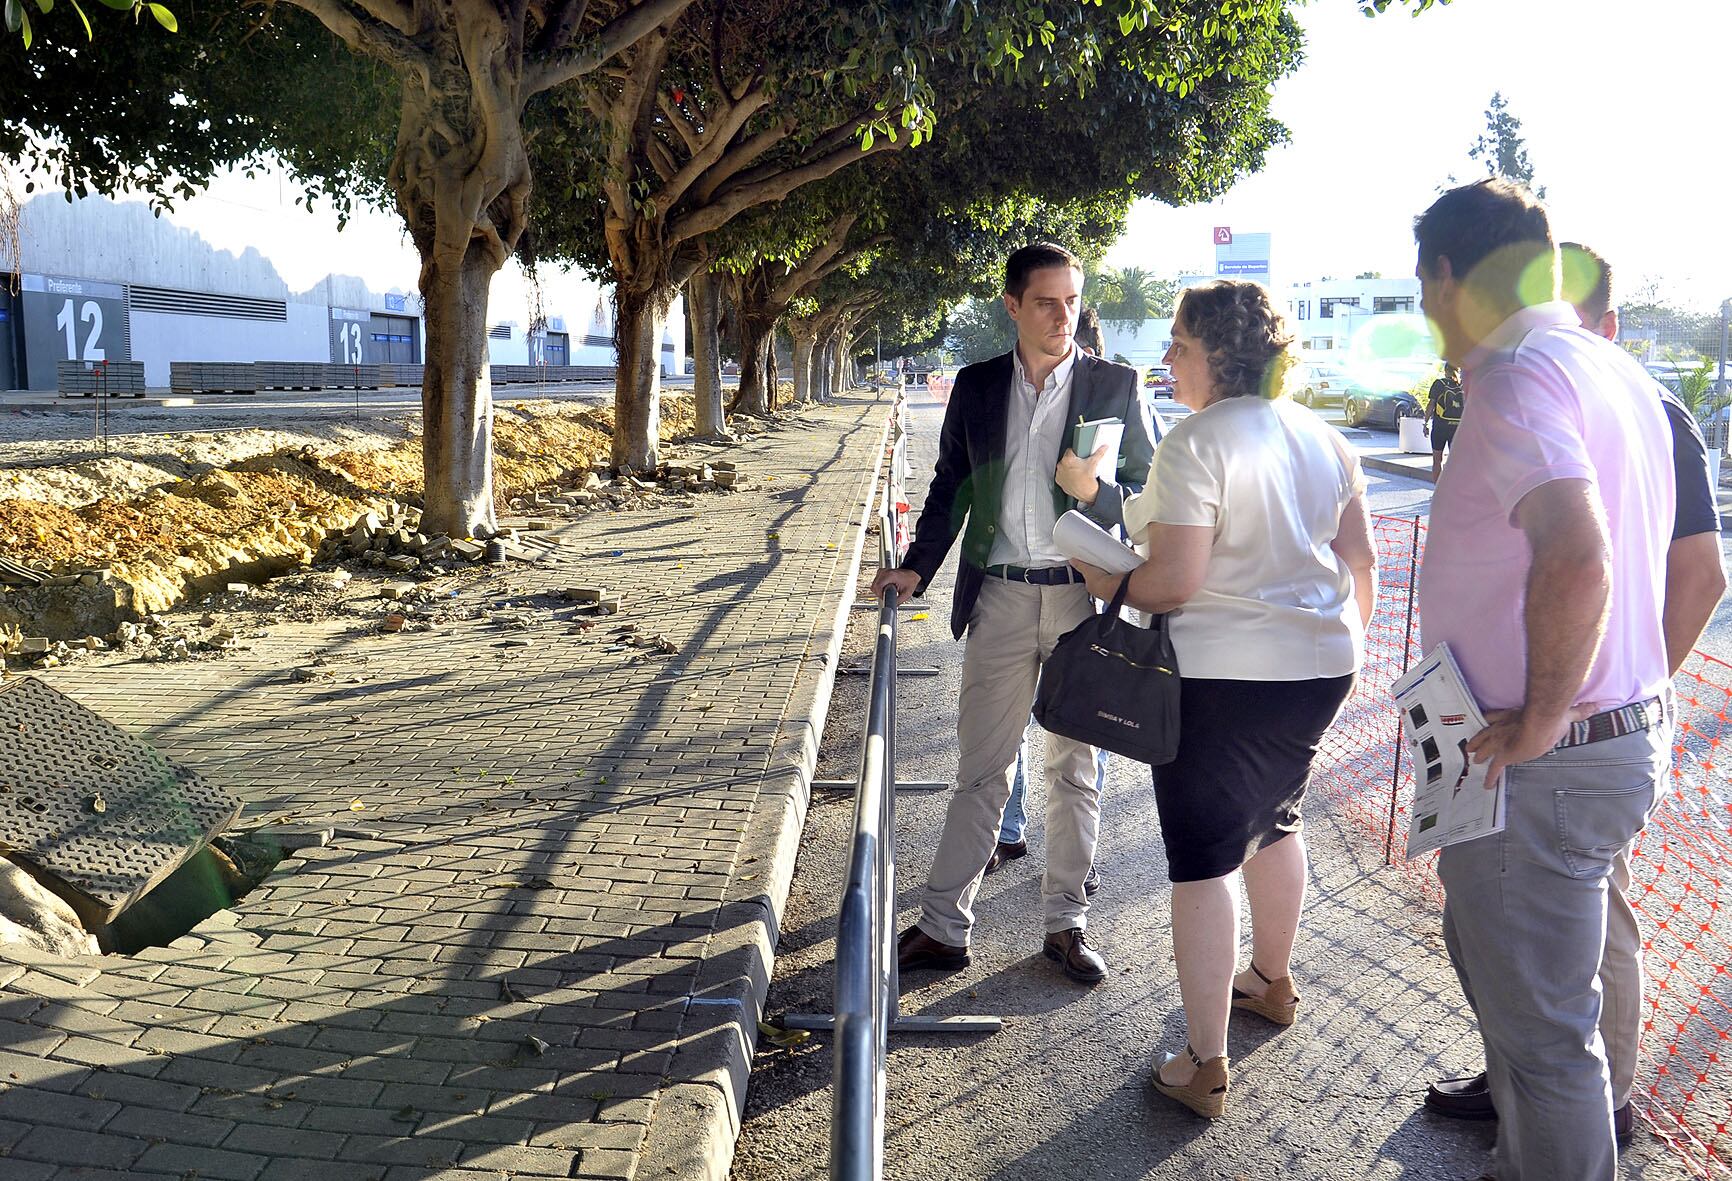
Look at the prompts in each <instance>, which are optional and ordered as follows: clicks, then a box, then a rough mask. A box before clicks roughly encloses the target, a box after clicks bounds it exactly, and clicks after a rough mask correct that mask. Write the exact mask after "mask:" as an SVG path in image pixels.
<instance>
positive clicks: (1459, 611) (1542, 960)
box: [1414, 180, 1674, 1181]
mask: <svg viewBox="0 0 1732 1181" xmlns="http://www.w3.org/2000/svg"><path fill="white" fill-rule="evenodd" d="M1414 236H1415V238H1416V239H1417V240H1418V243H1419V266H1418V274H1419V279H1420V287H1421V295H1422V299H1423V300H1424V307H1425V312H1426V315H1427V316H1428V317H1429V318H1430V319H1431V321H1432V323H1433V325H1434V328H1435V330H1436V332H1437V334H1438V336H1439V337H1440V338H1441V340H1442V342H1443V354H1444V358H1445V359H1446V360H1448V361H1452V362H1454V363H1456V364H1459V365H1460V366H1461V367H1462V371H1463V385H1464V388H1465V390H1466V399H1465V409H1464V411H1463V413H1462V420H1461V426H1460V428H1459V430H1458V431H1457V433H1456V437H1455V444H1454V451H1453V454H1452V456H1451V460H1450V462H1449V464H1448V465H1446V466H1445V468H1444V471H1443V475H1442V477H1441V478H1440V479H1439V481H1438V485H1437V492H1436V494H1435V495H1434V497H1433V498H1432V502H1431V526H1430V532H1429V534H1428V537H1427V541H1426V552H1425V560H1424V565H1423V567H1422V569H1421V573H1420V588H1419V594H1420V620H1421V627H1422V632H1423V642H1424V645H1425V647H1426V648H1428V649H1429V648H1431V647H1433V646H1434V645H1436V644H1438V643H1447V644H1449V646H1450V648H1451V650H1452V651H1453V652H1454V654H1455V657H1456V660H1457V662H1458V663H1459V664H1460V665H1461V669H1462V672H1463V674H1464V675H1465V676H1466V678H1467V681H1468V685H1469V688H1471V689H1472V691H1473V693H1474V696H1475V698H1476V699H1477V700H1478V701H1479V704H1480V706H1481V707H1482V708H1483V709H1484V710H1485V711H1486V716H1487V720H1488V722H1489V723H1490V724H1489V725H1488V726H1487V728H1486V729H1485V730H1484V731H1482V732H1481V733H1480V734H1478V735H1477V736H1476V737H1475V738H1474V739H1473V741H1472V742H1470V743H1469V749H1470V750H1471V751H1472V752H1473V754H1474V757H1475V758H1476V759H1477V760H1478V761H1480V762H1487V763H1489V764H1490V770H1491V773H1492V774H1493V775H1494V776H1495V775H1496V774H1498V773H1499V772H1502V774H1503V775H1504V779H1505V784H1506V787H1507V790H1508V803H1507V815H1506V827H1505V830H1504V831H1503V832H1502V833H1500V834H1497V835H1494V836H1489V837H1482V838H1480V839H1478V840H1474V841H1467V842H1463V843H1461V844H1458V845H1451V846H1449V847H1447V848H1446V849H1444V851H1443V853H1442V855H1441V856H1440V858H1439V861H1438V876H1439V877H1440V878H1441V879H1442V881H1443V886H1444V893H1445V904H1444V938H1445V941H1446V943H1447V944H1448V947H1449V954H1450V960H1451V962H1452V963H1453V964H1454V966H1455V970H1456V974H1457V976H1458V977H1459V978H1460V980H1461V985H1462V991H1463V992H1464V993H1466V995H1467V999H1468V1003H1469V1004H1470V1005H1471V1006H1472V1007H1473V1010H1474V1013H1475V1015H1476V1016H1477V1017H1478V1018H1479V1025H1480V1033H1481V1035H1482V1036H1483V1038H1484V1040H1485V1047H1486V1069H1487V1074H1488V1076H1489V1082H1490V1085H1491V1092H1492V1098H1493V1100H1494V1102H1495V1104H1496V1108H1497V1111H1498V1114H1499V1115H1500V1116H1501V1118H1502V1123H1501V1126H1500V1128H1499V1135H1498V1147H1497V1163H1496V1174H1495V1175H1496V1177H1497V1178H1498V1181H1540V1179H1555V1181H1612V1179H1613V1177H1614V1176H1615V1174H1616V1171H1617V1147H1616V1144H1615V1142H1614V1138H1613V1129H1612V1107H1611V1094H1610V1088H1609V1084H1608V1075H1607V1068H1606V1057H1605V1052H1604V1047H1603V1045H1602V1043H1601V1041H1600V1037H1599V1033H1598V1029H1597V1027H1598V1024H1599V1016H1600V1000H1601V998H1600V990H1599V985H1598V983H1597V975H1598V972H1599V966H1600V958H1601V952H1602V949H1603V947H1604V943H1605V931H1606V909H1607V881H1608V878H1609V877H1610V875H1611V870H1612V862H1613V859H1614V858H1615V857H1616V856H1617V854H1618V853H1619V851H1620V850H1623V849H1625V848H1627V847H1628V846H1629V844H1630V843H1631V842H1632V841H1634V840H1635V838H1636V836H1637V834H1639V833H1640V832H1641V830H1642V826H1643V825H1644V824H1646V823H1647V818H1648V813H1649V812H1650V811H1651V810H1652V808H1653V806H1654V803H1655V800H1656V798H1657V795H1658V792H1659V789H1660V783H1661V779H1662V776H1663V772H1664V770H1665V767H1666V765H1667V762H1668V760H1669V754H1670V749H1669V748H1670V727H1669V724H1668V722H1667V713H1668V709H1669V702H1668V700H1667V698H1668V695H1669V678H1668V673H1667V664H1666V643H1665V633H1664V630H1663V628H1662V626H1661V604H1662V602H1663V600H1664V592H1665V576H1666V550H1667V545H1668V541H1669V538H1668V537H1667V536H1666V531H1665V530H1664V529H1660V528H1657V527H1655V525H1654V522H1655V521H1657V520H1658V521H1666V520H1670V519H1671V516H1672V507H1673V497H1674V488H1673V470H1672V461H1671V445H1670V434H1669V428H1668V427H1667V424H1666V418H1665V414H1664V412H1663V411H1662V410H1661V408H1660V404H1659V402H1658V400H1657V399H1655V398H1654V397H1653V396H1652V393H1651V389H1650V386H1649V381H1648V377H1647V375H1646V373H1645V372H1643V370H1642V368H1641V366H1640V365H1638V364H1636V362H1635V361H1634V360H1633V359H1631V357H1630V356H1629V355H1628V354H1627V353H1625V352H1624V351H1623V350H1622V349H1620V348H1618V347H1617V346H1616V345H1614V344H1612V343H1611V342H1609V341H1606V340H1604V339H1601V338H1600V337H1597V336H1595V335H1593V334H1591V333H1588V332H1585V331H1583V330H1582V328H1581V325H1580V322H1579V320H1578V319H1577V317H1576V313H1575V311H1574V309H1573V308H1571V307H1570V305H1569V304H1567V303H1562V302H1558V301H1557V300H1556V292H1557V251H1556V248H1555V245H1554V243H1553V241H1552V235H1551V227H1550V224H1549V222H1548V220H1547V217H1546V212H1545V209H1544V208H1543V207H1542V206H1541V205H1540V204H1539V203H1538V202H1537V201H1535V200H1534V198H1533V197H1532V195H1531V194H1529V193H1528V192H1527V190H1526V189H1524V188H1522V187H1520V186H1519V185H1514V184H1511V183H1509V182H1507V181H1502V180H1489V181H1481V182H1479V183H1478V184H1472V185H1466V186H1463V187H1461V188H1458V189H1453V190H1451V191H1450V192H1448V193H1445V194H1444V195H1443V196H1442V197H1440V198H1439V199H1438V200H1437V202H1436V203H1435V204H1433V205H1432V207H1431V208H1430V209H1428V210H1427V211H1426V212H1425V213H1424V214H1422V215H1421V216H1420V217H1419V218H1418V220H1417V221H1416V222H1415V223H1414Z"/></svg>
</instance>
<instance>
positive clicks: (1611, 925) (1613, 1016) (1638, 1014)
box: [1600, 775, 1664, 1109]
mask: <svg viewBox="0 0 1732 1181" xmlns="http://www.w3.org/2000/svg"><path fill="white" fill-rule="evenodd" d="M1661 781H1662V782H1664V776H1663V775H1662V777H1661ZM1634 844H1635V842H1633V841H1632V842H1631V843H1630V845H1626V846H1625V847H1624V848H1623V849H1622V850H1620V851H1619V853H1618V855H1617V856H1616V857H1614V858H1613V859H1612V879H1611V884H1610V886H1609V887H1608V889H1607V892H1606V954H1605V956H1604V957H1603V958H1602V959H1601V960H1600V994H1601V997H1602V999H1601V1001H1600V1039H1601V1040H1602V1041H1604V1042H1605V1043H1606V1063H1607V1065H1609V1066H1610V1067H1611V1071H1612V1107H1613V1108H1614V1109H1616V1108H1619V1107H1622V1106H1623V1105H1624V1104H1626V1103H1628V1102H1629V1101H1630V1093H1631V1092H1632V1091H1633V1090H1635V1086H1636V1057H1637V1054H1638V1052H1639V1051H1640V1049H1641V1045H1642V929H1641V928H1640V927H1639V926H1637V925H1636V908H1635V907H1633V906H1631V905H1630V851H1631V849H1632V848H1633V846H1634Z"/></svg>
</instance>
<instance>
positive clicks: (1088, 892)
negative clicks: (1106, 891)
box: [1083, 865, 1101, 898]
mask: <svg viewBox="0 0 1732 1181" xmlns="http://www.w3.org/2000/svg"><path fill="white" fill-rule="evenodd" d="M1100 888H1101V875H1100V871H1099V870H1097V869H1096V868H1095V867H1094V866H1092V865H1091V866H1089V872H1088V876H1087V877H1085V878H1083V897H1084V898H1093V897H1094V896H1095V891H1096V890H1098V889H1100Z"/></svg>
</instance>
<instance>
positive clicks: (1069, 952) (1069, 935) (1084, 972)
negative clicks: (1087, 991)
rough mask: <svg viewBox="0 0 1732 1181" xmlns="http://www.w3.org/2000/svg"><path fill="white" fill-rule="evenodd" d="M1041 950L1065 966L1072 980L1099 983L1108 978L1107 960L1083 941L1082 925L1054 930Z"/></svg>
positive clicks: (1049, 957)
mask: <svg viewBox="0 0 1732 1181" xmlns="http://www.w3.org/2000/svg"><path fill="white" fill-rule="evenodd" d="M1041 952H1042V954H1044V955H1045V956H1046V958H1047V959H1049V960H1052V961H1053V962H1054V963H1056V964H1058V966H1059V967H1061V968H1063V969H1064V974H1065V975H1066V976H1069V977H1070V978H1071V979H1072V980H1080V981H1082V982H1083V983H1084V984H1099V983H1100V982H1101V981H1102V980H1105V979H1106V978H1107V963H1106V961H1105V960H1103V959H1101V957H1100V954H1099V953H1098V952H1096V951H1095V949H1094V948H1092V947H1090V946H1089V945H1088V944H1087V943H1085V942H1084V941H1083V933H1082V928H1081V927H1072V928H1070V929H1069V930H1068V931H1054V932H1053V933H1052V934H1051V935H1048V936H1047V937H1046V943H1045V944H1043V945H1042V946H1041Z"/></svg>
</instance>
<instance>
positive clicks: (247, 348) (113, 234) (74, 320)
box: [0, 176, 686, 390]
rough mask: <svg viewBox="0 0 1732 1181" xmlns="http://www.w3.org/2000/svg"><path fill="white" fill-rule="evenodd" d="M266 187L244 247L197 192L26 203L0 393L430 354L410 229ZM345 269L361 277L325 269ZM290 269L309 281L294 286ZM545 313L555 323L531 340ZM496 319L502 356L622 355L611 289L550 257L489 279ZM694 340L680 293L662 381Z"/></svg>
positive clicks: (586, 361) (581, 361)
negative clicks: (125, 371) (108, 374)
mask: <svg viewBox="0 0 1732 1181" xmlns="http://www.w3.org/2000/svg"><path fill="white" fill-rule="evenodd" d="M256 184H257V185H258V186H259V187H258V189H256V190H242V191H243V192H248V193H251V192H257V193H258V194H260V195H259V196H258V205H257V206H249V207H248V208H249V209H251V210H254V211H255V212H256V213H257V212H262V213H263V214H264V215H262V216H259V215H255V216H243V217H242V218H241V219H240V228H239V229H238V230H237V229H236V228H235V227H234V226H233V225H230V226H229V227H228V230H229V232H228V235H227V236H228V240H229V241H231V242H233V243H235V248H234V249H221V248H219V247H217V246H216V245H214V244H213V243H212V242H211V241H210V240H208V239H207V238H206V237H205V235H204V234H203V233H201V232H200V230H199V228H198V227H200V226H202V225H204V224H205V223H204V222H203V221H201V216H204V217H209V218H210V225H211V226H212V227H213V233H215V232H216V228H217V226H218V217H217V214H219V213H220V212H221V211H220V208H217V207H212V206H206V208H205V209H204V210H203V211H202V214H201V210H200V206H199V202H200V200H201V199H199V198H195V199H194V200H193V201H191V202H188V203H187V205H186V206H185V207H183V208H182V209H181V210H179V211H177V212H175V213H171V214H168V215H165V216H161V217H158V216H155V215H154V214H153V212H152V211H151V209H150V207H149V206H148V205H146V204H145V203H144V202H143V201H133V200H127V201H120V202H116V201H111V200H109V199H107V198H105V197H88V198H82V199H78V200H73V201H70V202H69V201H67V200H65V199H64V197H62V196H61V195H60V194H58V193H56V192H52V191H50V192H46V193H42V194H41V195H39V196H37V197H35V198H34V199H32V200H30V201H29V202H27V203H26V204H25V205H24V207H23V217H22V227H21V234H20V247H21V252H20V258H19V260H18V266H17V270H16V273H15V274H14V273H3V272H0V390H7V389H36V390H50V389H54V388H55V386H56V384H57V383H56V364H57V362H59V361H63V360H78V361H102V360H108V361H127V360H130V361H141V362H143V363H144V373H145V384H146V385H148V386H150V387H153V388H160V387H166V386H168V385H169V364H170V362H173V361H218V362H221V361H230V362H234V361H242V362H244V361H314V362H327V363H334V364H350V363H354V364H363V363H365V364H371V363H374V362H395V363H404V364H411V365H412V364H416V363H419V362H421V361H422V360H423V358H424V357H425V353H426V338H425V330H424V327H423V323H422V318H421V299H420V296H419V294H418V293H417V292H416V274H417V265H416V259H415V255H414V252H413V250H412V249H407V248H406V244H405V243H404V242H403V241H402V239H403V235H402V231H401V226H400V225H397V226H395V229H394V230H393V228H392V227H393V222H392V220H391V219H388V218H384V217H381V216H378V215H370V216H369V217H366V218H363V217H360V216H357V217H356V218H355V219H354V220H353V221H351V223H350V225H349V227H348V228H347V229H345V230H342V231H341V233H338V232H337V231H336V227H335V225H334V221H335V219H334V217H333V216H332V215H330V214H315V213H309V212H306V211H304V210H301V209H299V208H298V207H296V208H295V209H294V211H293V212H290V210H289V208H288V206H287V203H286V202H283V201H282V200H281V196H280V190H279V189H278V187H277V186H276V184H275V180H274V178H272V177H269V176H265V177H261V178H259V180H258V181H257V182H256ZM230 191H231V192H232V191H233V189H232V188H231V190H230ZM272 194H277V195H276V196H275V197H273V196H272ZM273 200H274V201H275V202H277V207H278V208H281V209H282V212H281V213H280V215H279V214H278V213H277V212H276V210H275V209H274V208H272V206H271V203H272V202H273ZM226 204H229V205H235V204H238V202H237V201H235V200H234V199H232V198H231V199H229V200H228V201H227V202H226ZM321 217H322V218H323V222H320V218H321ZM177 223H179V224H177ZM309 223H312V224H311V227H310V228H309ZM324 223H331V224H324ZM243 242H244V245H241V243H243ZM309 243H316V245H312V246H309ZM309 250H316V251H318V253H317V254H316V255H315V256H314V257H312V258H309V257H308V252H309ZM237 251H238V252H237ZM345 265H348V266H354V267H356V268H357V269H363V270H364V271H365V272H366V273H364V274H361V275H353V274H339V273H328V272H326V271H325V268H328V267H342V266H345ZM321 273H322V274H323V277H322V278H317V279H314V278H313V276H316V275H319V274H321ZM285 274H292V275H296V276H298V277H299V278H300V280H301V281H302V282H308V281H310V282H311V285H310V286H307V287H306V288H305V289H303V290H298V291H297V290H294V289H293V288H292V287H291V285H290V283H289V281H288V280H287V279H285V278H284V275H285ZM15 289H16V290H15ZM538 309H539V312H540V314H541V316H542V317H543V318H544V319H545V321H546V325H545V330H544V331H541V332H537V333H534V334H531V332H530V327H531V324H532V322H533V319H534V317H535V315H536V312H537V310H538ZM487 322H488V331H487V337H488V340H487V350H488V359H489V361H490V362H491V363H493V364H496V365H541V364H546V365H582V366H594V367H602V368H612V367H613V366H614V364H615V355H614V348H613V308H612V300H611V299H610V298H609V290H608V288H607V287H606V286H604V285H603V284H602V283H600V282H598V281H596V280H594V279H590V278H587V277H585V276H584V275H583V274H582V273H581V272H578V271H567V272H556V271H554V270H553V269H552V268H550V267H546V266H544V267H542V268H541V273H540V276H539V283H532V282H531V281H530V280H529V279H528V278H527V277H526V276H525V275H524V274H523V272H522V270H521V268H520V267H518V266H517V264H516V263H515V262H512V263H510V264H508V265H507V266H506V267H505V268H504V269H502V270H501V271H500V273H499V274H498V275H497V276H496V277H495V279H494V282H493V287H492V291H491V292H490V295H489V308H488V320H487ZM685 335H686V334H685V315H684V305H683V303H680V302H676V303H675V305H674V307H673V308H672V310H671V311H670V312H669V315H668V322H667V325H666V327H665V331H664V334H663V337H662V372H663V373H664V374H676V373H681V372H684V369H685Z"/></svg>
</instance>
